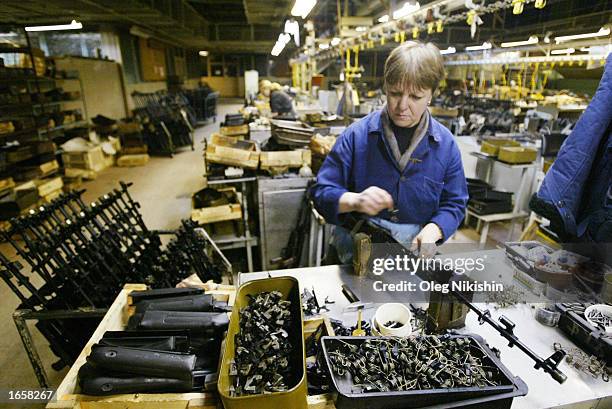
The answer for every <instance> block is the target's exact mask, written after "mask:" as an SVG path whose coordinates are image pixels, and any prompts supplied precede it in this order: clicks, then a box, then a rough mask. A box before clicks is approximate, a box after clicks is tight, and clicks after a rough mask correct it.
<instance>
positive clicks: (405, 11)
mask: <svg viewBox="0 0 612 409" xmlns="http://www.w3.org/2000/svg"><path fill="white" fill-rule="evenodd" d="M420 8H421V5H420V4H419V2H418V1H417V2H415V3H412V4H411V3H409V2H406V3H404V5H403V6H402V8H400V9H397V10H395V11H394V12H393V19H394V20H397V19H400V18H402V17H406V16H407V15H409V14H412V13H414V12H415V11H417V10H418V9H420Z"/></svg>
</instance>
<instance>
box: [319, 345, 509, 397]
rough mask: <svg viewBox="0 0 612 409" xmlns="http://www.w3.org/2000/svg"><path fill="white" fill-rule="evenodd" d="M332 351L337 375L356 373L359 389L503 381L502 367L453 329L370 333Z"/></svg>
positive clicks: (480, 384) (406, 388) (356, 389)
mask: <svg viewBox="0 0 612 409" xmlns="http://www.w3.org/2000/svg"><path fill="white" fill-rule="evenodd" d="M337 341H339V342H340V343H341V345H340V346H339V348H338V349H337V350H335V351H330V352H329V357H330V361H331V364H332V368H333V371H334V373H335V374H336V375H337V376H340V377H342V376H345V375H346V374H347V373H350V374H351V377H352V381H353V392H354V393H362V392H390V391H409V390H423V389H439V388H442V389H447V388H457V387H470V386H478V387H486V386H498V385H500V382H499V379H500V370H499V369H498V368H497V367H496V366H495V365H493V364H491V363H490V362H487V361H486V360H485V359H483V352H482V351H481V350H480V348H479V347H478V346H477V345H475V343H473V342H472V340H471V339H470V338H466V337H451V336H450V335H449V334H445V335H442V336H440V337H436V336H419V337H408V338H377V339H366V340H364V341H363V342H362V343H361V344H360V345H355V344H351V343H347V342H345V341H342V340H337Z"/></svg>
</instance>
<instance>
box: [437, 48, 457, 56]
mask: <svg viewBox="0 0 612 409" xmlns="http://www.w3.org/2000/svg"><path fill="white" fill-rule="evenodd" d="M456 52H457V49H456V48H455V47H448V48H447V49H446V50H440V54H442V55H446V54H455V53H456Z"/></svg>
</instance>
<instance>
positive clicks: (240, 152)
mask: <svg viewBox="0 0 612 409" xmlns="http://www.w3.org/2000/svg"><path fill="white" fill-rule="evenodd" d="M205 155H206V161H207V162H210V163H219V164H222V165H230V166H238V167H241V168H248V169H257V167H258V166H259V150H258V148H257V144H256V143H255V142H253V141H237V140H236V138H232V137H227V136H223V135H219V134H213V135H212V138H211V141H210V143H208V144H207V146H206V153H205Z"/></svg>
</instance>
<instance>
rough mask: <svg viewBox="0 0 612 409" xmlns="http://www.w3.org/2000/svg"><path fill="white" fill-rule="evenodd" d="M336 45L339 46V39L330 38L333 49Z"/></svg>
mask: <svg viewBox="0 0 612 409" xmlns="http://www.w3.org/2000/svg"><path fill="white" fill-rule="evenodd" d="M338 44H340V38H338V37H334V38H332V40H331V45H332V46H333V47H335V46H337V45H338Z"/></svg>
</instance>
